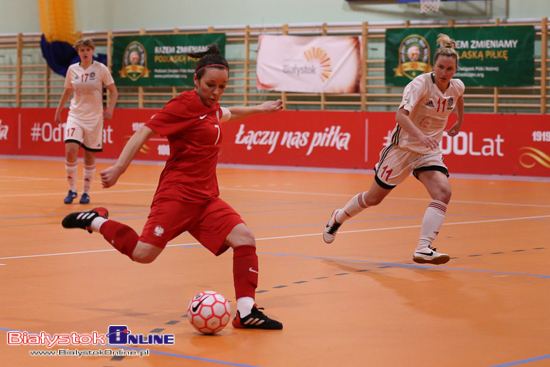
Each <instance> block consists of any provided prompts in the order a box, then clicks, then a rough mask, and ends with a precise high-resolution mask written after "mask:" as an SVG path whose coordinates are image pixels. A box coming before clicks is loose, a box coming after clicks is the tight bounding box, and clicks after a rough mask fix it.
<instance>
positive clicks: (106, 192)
mask: <svg viewBox="0 0 550 367" xmlns="http://www.w3.org/2000/svg"><path fill="white" fill-rule="evenodd" d="M140 191H155V189H142V190H113V191H91V192H90V194H109V193H113V194H120V193H125V192H140ZM53 195H62V194H59V193H56V192H50V193H43V194H30V195H29V194H13V195H0V198H14V197H20V196H29V197H31V196H53Z"/></svg>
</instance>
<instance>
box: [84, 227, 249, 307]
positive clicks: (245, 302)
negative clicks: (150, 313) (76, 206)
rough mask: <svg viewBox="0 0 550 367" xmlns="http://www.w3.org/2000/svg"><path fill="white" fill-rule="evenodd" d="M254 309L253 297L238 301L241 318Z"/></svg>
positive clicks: (242, 298)
mask: <svg viewBox="0 0 550 367" xmlns="http://www.w3.org/2000/svg"><path fill="white" fill-rule="evenodd" d="M96 219H97V218H96ZM94 221H95V219H94ZM92 224H93V223H92ZM252 307H254V298H252V297H241V298H239V299H238V300H237V310H238V311H239V314H240V315H241V318H242V317H246V316H248V315H250V312H252Z"/></svg>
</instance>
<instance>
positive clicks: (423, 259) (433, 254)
mask: <svg viewBox="0 0 550 367" xmlns="http://www.w3.org/2000/svg"><path fill="white" fill-rule="evenodd" d="M450 259H451V257H450V256H449V255H447V254H442V253H440V252H437V251H436V249H435V248H433V247H431V246H428V247H424V248H422V249H416V250H415V251H414V254H413V261H414V262H415V263H419V264H434V265H441V264H445V263H447V262H448V261H449V260H450Z"/></svg>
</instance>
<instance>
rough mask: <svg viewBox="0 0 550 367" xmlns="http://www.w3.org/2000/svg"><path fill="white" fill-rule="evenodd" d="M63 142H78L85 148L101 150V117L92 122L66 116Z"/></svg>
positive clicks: (94, 150)
mask: <svg viewBox="0 0 550 367" xmlns="http://www.w3.org/2000/svg"><path fill="white" fill-rule="evenodd" d="M64 140H65V143H78V144H81V145H82V147H83V148H84V149H86V150H89V151H92V152H101V151H102V150H103V117H101V118H99V119H98V120H97V121H93V122H81V121H78V120H77V119H75V118H74V117H71V116H69V117H68V118H67V124H66V125H65V139H64Z"/></svg>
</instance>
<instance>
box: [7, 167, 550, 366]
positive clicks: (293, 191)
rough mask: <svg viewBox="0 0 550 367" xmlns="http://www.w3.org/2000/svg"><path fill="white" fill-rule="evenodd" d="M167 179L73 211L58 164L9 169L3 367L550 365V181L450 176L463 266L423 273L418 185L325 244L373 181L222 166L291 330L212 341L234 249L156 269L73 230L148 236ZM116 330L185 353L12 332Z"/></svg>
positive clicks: (237, 333)
mask: <svg viewBox="0 0 550 367" xmlns="http://www.w3.org/2000/svg"><path fill="white" fill-rule="evenodd" d="M108 165H109V164H107V163H100V164H98V172H99V170H101V169H104V168H106V167H107V166H108ZM451 168H452V167H451ZM161 170H162V166H159V165H144V164H134V165H132V166H131V167H130V169H129V170H128V172H127V173H126V174H125V175H124V176H123V177H122V178H121V180H120V182H119V183H118V184H117V185H116V186H115V187H113V188H111V189H108V190H103V189H101V187H100V183H99V180H98V179H96V181H95V182H94V185H93V187H92V192H91V199H92V204H89V205H80V204H72V205H65V204H63V202H62V200H63V198H64V196H65V195H66V192H67V191H66V190H67V188H66V182H65V180H64V178H63V177H64V168H63V163H62V162H61V161H45V160H22V159H9V157H1V158H0V208H1V215H0V234H1V237H0V238H1V239H2V242H1V245H0V290H1V291H0V361H1V362H0V364H1V365H2V366H31V365H32V366H56V367H57V366H132V367H133V366H342V367H343V366H516V365H518V366H522V365H525V366H529V367H536V366H548V365H550V344H549V341H550V316H549V310H550V297H549V296H548V294H547V292H548V289H549V288H550V283H549V282H550V268H549V264H550V242H549V239H550V184H549V183H550V179H540V178H539V179H532V180H528V179H526V180H518V179H516V180H506V179H502V178H500V179H498V178H491V177H489V178H487V177H485V178H483V179H482V178H481V177H470V178H464V177H456V176H451V185H452V187H453V199H452V201H451V204H450V205H449V208H448V212H447V218H446V221H445V224H444V225H443V228H442V229H441V233H440V235H439V237H438V239H437V240H436V243H435V244H434V245H435V246H436V247H438V248H439V249H440V250H441V251H442V252H446V253H449V254H451V256H452V260H451V261H450V262H449V263H447V264H445V265H442V266H432V265H426V266H418V265H416V264H414V263H413V262H412V260H411V257H412V253H413V250H414V248H415V245H416V241H417V238H418V234H419V231H420V223H421V220H422V216H423V214H424V211H425V209H426V207H427V205H428V203H429V198H428V195H427V193H426V192H425V190H424V188H423V187H422V186H421V184H420V183H419V182H417V181H416V180H415V179H414V178H412V177H410V178H409V179H407V180H406V181H405V182H404V183H403V184H402V185H400V186H399V187H397V188H396V189H395V190H394V192H393V193H391V194H390V196H389V197H388V198H387V199H386V201H385V202H383V203H382V204H381V205H380V206H378V207H375V208H370V209H367V210H366V211H364V212H363V213H362V214H360V215H359V216H357V217H355V218H353V219H352V220H350V221H349V222H346V224H345V225H344V226H343V227H342V228H341V230H340V232H339V233H338V236H337V239H336V241H335V242H334V243H333V244H332V245H327V244H325V243H324V242H323V240H322V236H321V233H322V230H323V227H324V225H325V223H326V221H327V220H328V219H329V216H330V214H331V212H332V210H333V209H335V208H338V207H341V206H342V205H343V204H345V203H346V202H347V200H348V199H349V198H351V197H352V196H353V195H355V194H356V193H358V192H360V191H364V190H366V189H367V188H368V187H369V186H370V183H371V180H372V172H366V173H365V172H363V173H349V172H337V173H329V172H319V171H317V172H314V171H309V172H308V171H306V172H292V171H284V170H252V169H243V168H227V167H225V168H220V169H219V172H218V173H219V182H220V186H221V188H222V189H221V197H222V198H223V199H225V200H226V201H227V202H229V203H230V204H231V205H233V206H234V208H235V209H236V210H237V211H238V212H239V213H240V214H241V215H242V216H243V218H244V219H245V220H246V222H247V224H248V226H249V227H250V228H251V229H252V231H253V232H254V234H255V236H256V239H257V246H258V255H259V259H260V269H261V270H260V285H259V288H258V294H257V302H258V304H259V306H260V307H265V310H266V311H265V312H266V313H267V314H268V315H269V316H272V317H273V318H276V319H278V320H280V321H282V322H283V323H284V330H282V331H258V330H236V329H234V328H233V327H232V326H228V327H227V328H225V329H224V330H223V331H222V332H221V333H220V334H219V335H216V336H204V335H201V334H199V333H198V332H196V331H195V330H194V329H193V328H192V326H191V325H190V324H189V323H188V322H187V319H186V317H185V314H186V309H187V305H188V303H189V301H190V299H191V298H192V297H193V296H194V295H195V294H196V293H198V292H200V291H202V290H215V291H218V292H220V293H222V294H224V295H225V296H226V297H227V298H228V299H229V300H231V301H232V302H231V305H232V306H233V308H235V302H234V293H233V282H232V275H231V274H232V273H231V264H232V254H231V252H228V253H226V254H224V255H222V256H221V257H219V258H216V257H214V256H213V255H211V254H210V253H209V252H208V251H207V250H205V249H204V248H202V247H201V246H200V245H198V244H197V243H196V241H195V240H194V239H193V238H192V237H191V236H190V235H188V234H182V235H181V236H179V237H178V238H176V239H175V240H174V241H172V242H171V243H170V245H169V246H168V247H167V248H166V250H165V251H164V253H163V254H161V256H160V257H159V258H158V259H157V260H156V261H155V262H154V263H152V264H149V265H142V264H137V263H133V262H131V261H130V260H129V259H128V258H127V257H126V256H123V255H121V254H119V253H118V252H116V251H115V250H113V249H112V248H111V247H110V246H109V244H108V243H106V242H105V241H104V240H103V238H102V236H101V235H99V234H97V233H94V234H93V235H90V234H88V233H87V232H85V231H81V230H66V229H63V228H62V227H61V224H60V223H61V220H62V218H63V217H64V216H65V215H66V214H68V213H70V212H73V211H79V210H88V209H91V208H93V207H95V206H105V207H107V208H108V209H109V211H110V213H111V215H110V217H111V219H115V220H119V221H122V222H124V223H126V224H128V225H130V226H132V227H133V228H135V229H136V230H137V231H141V229H142V226H143V224H144V223H145V220H146V216H147V214H148V212H149V204H150V201H151V198H152V196H153V193H154V190H155V187H156V183H157V179H158V176H159V173H160V171H161ZM79 174H80V177H82V163H81V164H80V172H79ZM97 176H98V174H97ZM81 186H82V182H81V181H79V189H80V188H81ZM233 314H234V311H233ZM109 325H127V326H128V328H129V329H130V330H131V332H132V333H133V334H143V335H145V336H147V335H149V334H152V333H156V334H174V336H175V344H173V345H167V346H164V345H138V346H134V347H129V348H127V349H124V350H126V351H127V352H128V353H130V352H132V351H133V352H134V353H136V354H139V353H144V354H148V355H146V356H143V357H139V356H130V355H129V356H125V357H123V356H114V357H113V356H82V357H77V356H31V354H30V352H31V351H48V350H49V351H55V352H56V353H58V351H59V350H65V351H66V350H69V351H72V352H73V353H76V352H74V351H75V350H79V351H81V352H82V351H84V352H89V351H96V352H97V353H99V351H103V352H104V353H107V351H108V350H112V351H119V350H120V348H118V347H115V346H109V345H65V346H59V345H57V346H54V347H53V348H51V349H48V348H47V347H46V346H44V345H39V346H13V345H8V343H7V335H8V332H20V334H19V335H23V334H21V333H22V332H26V333H27V335H34V336H35V338H36V336H37V335H38V334H39V333H41V332H45V333H47V334H49V335H54V334H70V333H72V332H74V333H76V334H79V335H83V334H92V333H93V332H94V331H97V332H98V333H100V334H106V333H107V328H108V326H109Z"/></svg>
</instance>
